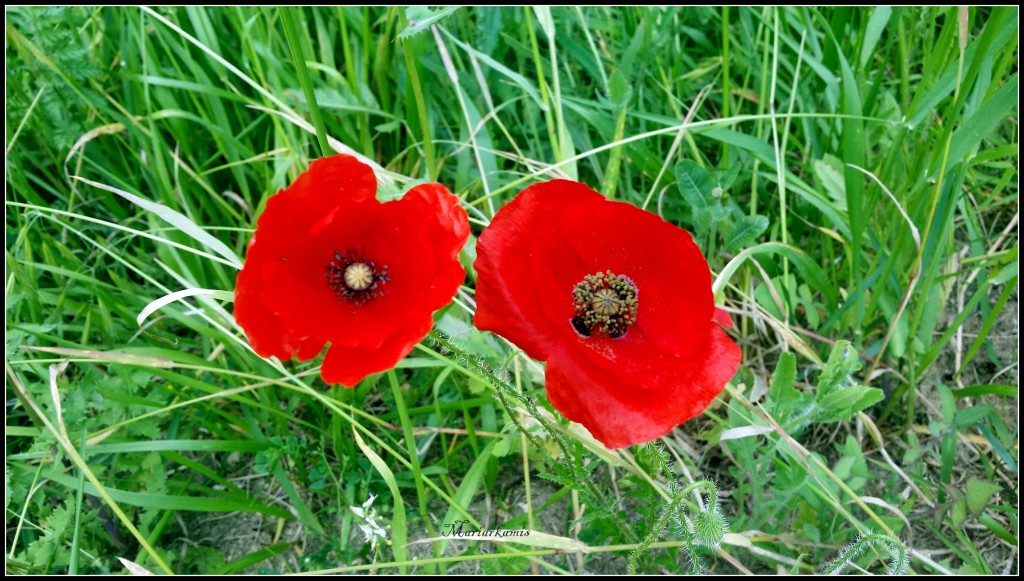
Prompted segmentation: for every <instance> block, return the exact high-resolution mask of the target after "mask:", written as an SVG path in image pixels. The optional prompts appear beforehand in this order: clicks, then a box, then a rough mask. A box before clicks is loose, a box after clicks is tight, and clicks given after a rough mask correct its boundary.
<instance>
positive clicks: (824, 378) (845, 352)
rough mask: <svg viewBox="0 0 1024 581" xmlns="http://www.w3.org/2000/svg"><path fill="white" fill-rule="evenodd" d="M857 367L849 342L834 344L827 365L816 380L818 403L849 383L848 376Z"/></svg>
mask: <svg viewBox="0 0 1024 581" xmlns="http://www.w3.org/2000/svg"><path fill="white" fill-rule="evenodd" d="M859 366H860V363H859V358H858V356H857V350H856V349H854V348H853V345H851V344H850V342H849V341H838V342H836V346H835V347H833V348H832V354H831V355H829V357H828V363H827V364H825V371H823V372H822V374H821V377H819V378H818V392H817V398H818V401H819V402H820V401H821V400H822V398H824V397H825V396H827V395H828V394H829V393H831V392H833V391H835V390H836V389H837V388H839V387H842V386H844V385H846V384H847V383H848V382H849V378H850V374H852V373H853V372H854V371H855V370H856V369H857V368H858V367H859Z"/></svg>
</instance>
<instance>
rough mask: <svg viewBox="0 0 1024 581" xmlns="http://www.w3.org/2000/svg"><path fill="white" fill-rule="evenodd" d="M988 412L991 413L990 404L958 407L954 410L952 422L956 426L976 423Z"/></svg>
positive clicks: (964, 426)
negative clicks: (954, 419)
mask: <svg viewBox="0 0 1024 581" xmlns="http://www.w3.org/2000/svg"><path fill="white" fill-rule="evenodd" d="M990 413H992V406H991V405H988V404H985V405H976V406H974V407H969V408H963V409H958V410H956V421H955V422H954V423H955V425H956V427H958V428H966V427H967V426H973V425H975V424H977V423H978V422H980V421H981V419H982V418H984V417H985V416H987V415H989V414H990Z"/></svg>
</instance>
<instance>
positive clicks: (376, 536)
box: [349, 494, 387, 550]
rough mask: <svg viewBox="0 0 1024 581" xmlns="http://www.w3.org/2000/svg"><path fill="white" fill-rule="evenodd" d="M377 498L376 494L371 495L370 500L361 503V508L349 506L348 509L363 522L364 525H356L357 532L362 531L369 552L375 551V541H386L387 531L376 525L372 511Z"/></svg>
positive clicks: (374, 514)
mask: <svg viewBox="0 0 1024 581" xmlns="http://www.w3.org/2000/svg"><path fill="white" fill-rule="evenodd" d="M376 498H377V495H376V494H371V495H370V498H369V499H368V500H367V501H366V502H364V503H363V505H362V506H361V507H359V506H350V507H349V509H350V510H351V511H352V512H354V513H355V514H356V516H358V517H359V518H361V519H363V520H364V521H365V524H361V525H358V526H359V530H361V531H363V535H365V536H366V541H367V542H369V543H370V550H376V549H377V541H378V540H384V539H387V531H385V530H384V527H383V526H381V525H380V524H378V523H377V521H376V517H377V515H376V513H375V511H374V510H373V501H374V500H375V499H376Z"/></svg>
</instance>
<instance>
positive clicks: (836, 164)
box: [814, 154, 846, 212]
mask: <svg viewBox="0 0 1024 581" xmlns="http://www.w3.org/2000/svg"><path fill="white" fill-rule="evenodd" d="M842 168H843V162H842V161H840V160H839V158H838V157H836V156H834V155H831V154H826V155H825V156H824V157H822V158H821V159H819V160H817V161H815V162H814V174H815V175H816V176H818V183H819V184H821V187H822V188H824V189H825V192H826V193H828V196H829V198H830V199H831V200H832V202H833V203H834V204H835V206H836V208H838V209H839V210H841V211H843V212H845V211H846V182H845V181H843V180H844V178H843V169H842Z"/></svg>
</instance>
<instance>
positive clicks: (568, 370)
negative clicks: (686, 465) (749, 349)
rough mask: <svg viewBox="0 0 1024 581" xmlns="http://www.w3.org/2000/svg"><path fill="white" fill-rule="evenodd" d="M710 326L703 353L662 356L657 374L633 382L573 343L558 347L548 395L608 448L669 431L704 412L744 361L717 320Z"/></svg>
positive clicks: (550, 363)
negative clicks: (611, 373)
mask: <svg viewBox="0 0 1024 581" xmlns="http://www.w3.org/2000/svg"><path fill="white" fill-rule="evenodd" d="M709 329H710V332H709V333H708V337H707V340H708V347H709V348H708V349H707V350H706V353H705V355H704V356H702V357H700V358H697V359H675V360H670V359H666V360H662V361H661V364H662V366H663V367H662V368H661V371H660V373H659V374H658V375H657V376H654V377H643V376H640V377H634V378H633V381H632V382H630V383H624V382H622V381H621V380H620V379H618V378H613V377H610V376H608V375H607V374H606V373H604V371H603V370H602V369H599V368H596V367H594V366H591V365H589V364H588V361H587V360H586V359H582V358H580V357H578V356H576V354H575V353H574V352H573V350H572V349H565V350H563V351H560V352H556V353H553V354H552V357H551V359H549V360H548V366H547V373H546V384H547V393H548V399H550V401H551V405H553V406H555V408H557V409H558V410H559V411H560V412H562V414H564V415H565V417H567V418H569V419H570V420H572V421H574V422H578V423H580V424H583V426H584V427H586V428H587V429H588V430H590V433H591V434H593V436H594V437H595V438H596V439H598V440H599V441H601V442H602V443H603V444H604V445H605V446H608V447H609V448H623V447H625V446H632V445H634V444H640V443H643V442H648V441H651V440H654V439H656V438H659V437H661V436H664V435H665V434H667V433H669V432H670V431H672V429H673V428H674V427H676V426H677V425H679V424H681V423H683V422H685V421H687V420H689V419H690V418H693V417H695V416H697V415H700V414H701V413H702V412H703V411H704V409H705V408H707V406H708V404H710V403H711V401H712V400H713V399H714V398H715V397H716V396H717V395H718V394H719V393H720V392H721V391H722V389H723V387H724V386H725V384H726V383H727V382H728V381H729V379H731V378H732V376H733V375H734V374H735V373H736V369H737V368H738V367H739V363H740V349H739V347H738V346H737V345H736V344H735V343H734V342H733V341H732V339H730V338H729V337H728V335H726V334H725V332H724V331H722V330H721V329H720V328H719V327H718V326H717V325H713V326H709Z"/></svg>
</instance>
